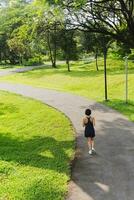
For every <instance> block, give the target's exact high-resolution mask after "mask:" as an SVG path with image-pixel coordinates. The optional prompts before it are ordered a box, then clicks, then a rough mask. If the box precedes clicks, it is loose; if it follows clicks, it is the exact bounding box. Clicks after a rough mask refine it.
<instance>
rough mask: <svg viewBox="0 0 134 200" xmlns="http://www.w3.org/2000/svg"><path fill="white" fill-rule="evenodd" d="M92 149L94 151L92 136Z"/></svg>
mask: <svg viewBox="0 0 134 200" xmlns="http://www.w3.org/2000/svg"><path fill="white" fill-rule="evenodd" d="M92 150H93V151H95V148H94V138H92Z"/></svg>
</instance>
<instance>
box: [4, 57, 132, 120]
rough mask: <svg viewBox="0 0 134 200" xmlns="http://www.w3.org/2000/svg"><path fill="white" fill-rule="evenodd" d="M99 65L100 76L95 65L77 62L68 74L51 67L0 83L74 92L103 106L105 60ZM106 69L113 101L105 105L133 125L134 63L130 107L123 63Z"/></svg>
mask: <svg viewBox="0 0 134 200" xmlns="http://www.w3.org/2000/svg"><path fill="white" fill-rule="evenodd" d="M98 64H99V71H98V72H97V71H96V69H95V62H91V63H89V64H85V63H83V62H75V63H73V64H72V67H71V69H72V71H71V72H67V68H66V66H65V65H60V66H58V69H51V68H50V67H48V68H46V69H36V70H33V71H30V72H26V73H19V74H15V75H12V76H8V77H4V78H1V80H6V81H10V82H16V83H24V84H30V85H34V86H38V87H44V88H51V89H56V90H62V91H67V92H72V93H75V94H78V95H81V96H85V97H87V98H89V99H95V100H96V101H98V102H102V103H104V75H103V74H104V72H103V60H102V59H99V62H98ZM107 67H108V70H107V74H108V75H107V77H108V98H109V100H110V101H109V102H107V103H106V104H107V105H109V106H111V107H113V108H115V109H117V110H119V111H120V112H122V113H123V114H125V115H126V116H128V117H129V119H130V120H133V121H134V63H132V62H129V85H128V86H129V104H128V105H126V104H124V99H125V74H124V61H123V60H116V59H111V58H109V59H108V61H107Z"/></svg>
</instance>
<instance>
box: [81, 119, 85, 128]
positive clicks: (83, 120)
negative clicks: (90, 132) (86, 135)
mask: <svg viewBox="0 0 134 200" xmlns="http://www.w3.org/2000/svg"><path fill="white" fill-rule="evenodd" d="M82 126H83V127H84V126H85V119H84V118H83V119H82Z"/></svg>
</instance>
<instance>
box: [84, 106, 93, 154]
mask: <svg viewBox="0 0 134 200" xmlns="http://www.w3.org/2000/svg"><path fill="white" fill-rule="evenodd" d="M94 126H95V118H94V117H91V110H90V109H86V110H85V117H84V118H83V127H85V137H86V138H87V141H88V146H89V154H90V155H91V154H92V153H93V152H95V149H94V137H95V129H94Z"/></svg>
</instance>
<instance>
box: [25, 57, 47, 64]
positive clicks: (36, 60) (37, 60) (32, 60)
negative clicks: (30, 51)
mask: <svg viewBox="0 0 134 200" xmlns="http://www.w3.org/2000/svg"><path fill="white" fill-rule="evenodd" d="M23 64H24V65H25V66H29V65H32V66H33V65H34V66H36V65H41V64H43V61H42V59H41V57H39V56H38V57H34V58H29V59H28V61H26V60H23Z"/></svg>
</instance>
